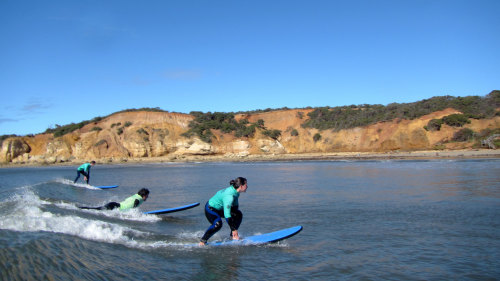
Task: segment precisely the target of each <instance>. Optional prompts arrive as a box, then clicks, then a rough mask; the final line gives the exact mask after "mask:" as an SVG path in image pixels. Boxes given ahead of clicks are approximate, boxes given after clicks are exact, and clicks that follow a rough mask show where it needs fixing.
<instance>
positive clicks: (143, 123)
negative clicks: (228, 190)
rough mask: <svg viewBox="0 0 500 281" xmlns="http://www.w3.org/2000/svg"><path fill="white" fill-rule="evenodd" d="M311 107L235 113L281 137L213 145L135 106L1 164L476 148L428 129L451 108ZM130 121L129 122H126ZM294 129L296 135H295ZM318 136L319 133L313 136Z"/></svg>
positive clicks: (9, 151)
mask: <svg viewBox="0 0 500 281" xmlns="http://www.w3.org/2000/svg"><path fill="white" fill-rule="evenodd" d="M312 110H313V109H288V110H277V111H271V112H264V113H253V114H237V115H236V116H235V118H236V119H237V120H240V119H247V120H248V121H249V122H257V120H259V119H262V120H264V124H265V127H266V129H268V130H271V129H277V130H280V131H281V136H280V137H278V138H277V139H272V138H270V137H267V136H265V135H263V134H262V130H261V129H257V131H256V133H255V135H254V136H253V137H251V138H245V137H243V138H237V137H235V136H234V135H232V134H224V133H221V132H219V131H214V130H213V131H212V132H213V134H214V138H213V139H212V142H211V143H206V142H203V141H201V140H200V139H199V138H197V137H191V138H186V137H183V136H181V134H182V133H184V132H186V131H187V130H188V129H189V127H188V125H189V122H190V121H191V120H193V119H194V117H193V116H191V115H188V114H181V113H169V112H150V111H135V112H122V113H116V114H112V115H110V116H108V117H106V118H104V119H102V120H100V121H98V122H93V123H90V124H87V125H85V126H84V127H82V128H81V129H79V130H76V131H73V132H72V133H69V134H66V135H64V136H61V137H54V136H53V135H52V134H38V135H35V136H30V137H28V136H26V137H12V138H8V139H6V140H4V141H3V143H2V146H1V148H0V162H1V163H28V164H29V163H32V164H37V163H60V162H82V161H88V160H91V159H94V160H98V161H105V162H124V161H127V160H128V159H137V158H139V159H144V158H161V159H165V160H167V161H171V160H176V159H182V158H183V157H186V156H193V155H198V156H223V157H227V158H229V159H231V158H245V157H248V156H251V155H285V154H303V153H334V152H391V151H419V150H433V149H436V147H439V148H440V149H470V148H472V146H473V143H472V142H450V140H451V139H452V137H453V135H454V134H455V133H456V132H457V131H458V130H460V129H461V128H456V127H450V126H447V125H443V126H442V128H441V130H439V131H427V130H425V129H424V126H425V125H427V123H428V122H429V120H431V119H438V118H442V117H444V116H447V115H450V114H453V113H459V112H458V111H456V110H455V109H446V110H442V111H438V112H434V113H432V114H428V115H425V116H423V117H421V118H419V119H414V120H391V121H387V122H379V123H376V124H373V125H369V126H365V127H357V128H353V129H347V130H340V131H333V130H323V131H319V130H317V129H311V128H303V127H301V124H302V123H304V121H305V120H307V118H308V116H307V113H309V112H311V111H312ZM125 124H126V125H125ZM464 127H466V128H470V129H472V130H473V131H475V132H479V131H481V130H484V129H492V130H493V129H497V128H500V117H498V116H497V117H494V118H491V119H481V120H475V119H472V120H471V123H470V124H466V125H465V126H464ZM292 131H293V132H294V133H293V134H292ZM316 133H320V134H321V138H320V139H319V140H316V141H315V140H314V139H313V136H314V135H315V134H316Z"/></svg>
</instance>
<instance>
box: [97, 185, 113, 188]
mask: <svg viewBox="0 0 500 281" xmlns="http://www.w3.org/2000/svg"><path fill="white" fill-rule="evenodd" d="M96 187H97V188H101V189H106V188H116V187H118V185H101V186H96Z"/></svg>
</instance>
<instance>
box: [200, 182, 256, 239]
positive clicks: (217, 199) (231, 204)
mask: <svg viewBox="0 0 500 281" xmlns="http://www.w3.org/2000/svg"><path fill="white" fill-rule="evenodd" d="M229 184H230V186H229V187H227V188H225V189H222V190H219V191H218V192H217V193H216V194H215V195H214V196H213V197H212V198H210V200H208V202H207V204H206V205H205V216H206V217H207V220H208V221H209V222H210V223H211V225H210V227H209V228H208V229H207V231H206V232H205V234H204V235H203V237H202V238H201V240H200V246H203V245H205V244H206V243H207V240H208V239H210V237H212V236H213V235H214V234H215V233H216V232H217V231H219V230H220V229H221V228H222V218H226V221H227V224H228V225H229V228H230V229H231V237H232V239H233V240H239V239H240V236H239V234H238V228H239V227H240V224H241V221H242V220H243V214H242V213H241V211H240V210H239V209H238V207H239V204H238V197H239V196H240V193H241V192H246V191H247V179H245V178H242V177H238V178H236V179H234V180H231V182H230V183H229Z"/></svg>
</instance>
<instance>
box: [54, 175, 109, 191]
mask: <svg viewBox="0 0 500 281" xmlns="http://www.w3.org/2000/svg"><path fill="white" fill-rule="evenodd" d="M54 181H55V182H57V183H61V184H66V185H72V186H76V187H83V188H88V189H97V190H101V189H100V188H97V187H95V186H92V185H90V184H86V183H79V182H76V183H74V182H73V181H72V180H68V179H63V178H57V179H55V180H54Z"/></svg>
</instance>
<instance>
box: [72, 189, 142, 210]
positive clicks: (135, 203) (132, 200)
mask: <svg viewBox="0 0 500 281" xmlns="http://www.w3.org/2000/svg"><path fill="white" fill-rule="evenodd" d="M148 196H149V190H148V189H147V188H142V189H140V190H139V191H138V192H137V194H134V195H132V196H130V197H128V198H127V199H125V200H123V201H122V202H120V203H117V202H109V203H108V204H106V205H104V206H102V207H79V208H80V209H91V210H113V209H115V208H119V209H120V211H125V210H128V209H132V208H137V207H139V205H141V204H142V203H143V202H144V201H146V199H148Z"/></svg>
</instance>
